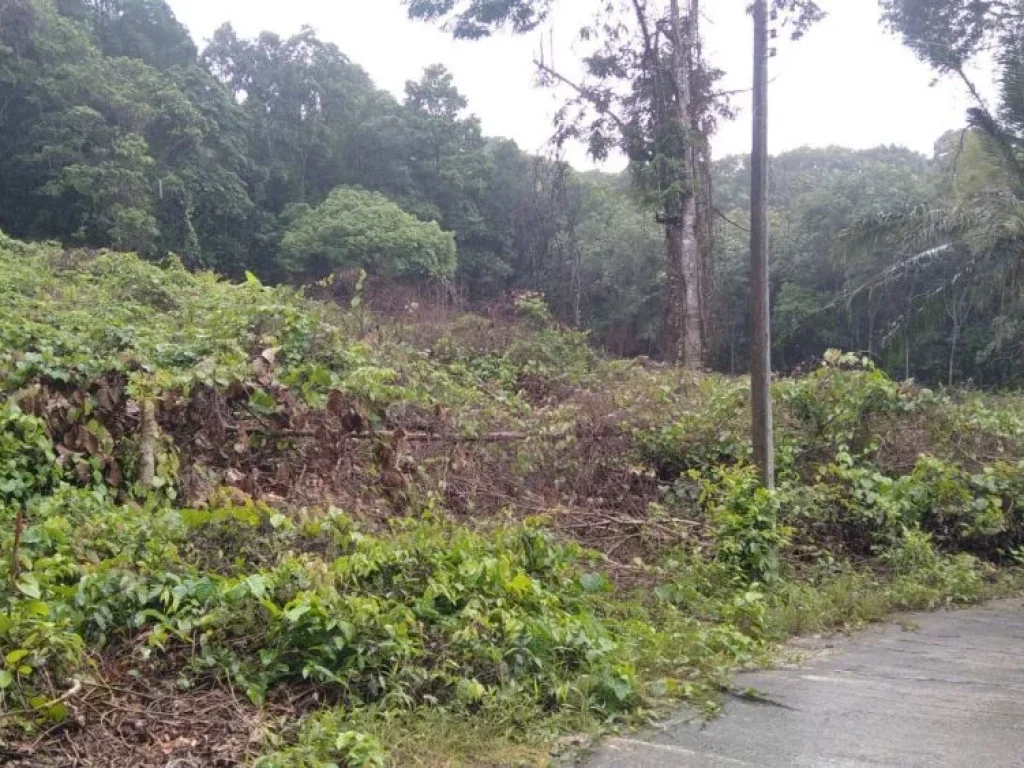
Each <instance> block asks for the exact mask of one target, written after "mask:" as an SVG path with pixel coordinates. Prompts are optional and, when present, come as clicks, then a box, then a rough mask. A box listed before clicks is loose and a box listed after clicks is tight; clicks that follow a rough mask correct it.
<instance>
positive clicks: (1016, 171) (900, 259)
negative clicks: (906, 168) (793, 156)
mask: <svg viewBox="0 0 1024 768" xmlns="http://www.w3.org/2000/svg"><path fill="white" fill-rule="evenodd" d="M881 5H882V8H883V12H884V19H885V20H886V22H887V23H888V24H889V25H890V27H891V28H892V29H893V30H894V31H895V32H897V33H898V34H900V35H901V36H902V37H903V39H904V41H905V43H906V44H907V45H908V46H909V47H910V48H911V49H912V50H914V51H915V53H917V54H918V56H919V57H921V58H922V59H923V60H925V61H926V62H928V63H929V64H931V65H932V66H933V67H934V68H935V69H936V71H937V72H939V73H940V74H948V73H954V74H956V75H957V76H958V77H960V78H961V80H962V81H963V82H964V84H965V85H966V87H967V88H968V90H969V91H970V93H971V94H972V96H973V97H974V99H975V106H974V107H972V109H971V110H970V111H969V113H968V116H967V120H968V129H967V130H966V131H965V132H964V134H963V135H962V136H961V138H960V141H959V146H958V148H957V149H956V150H955V151H954V153H953V155H954V156H953V163H952V167H951V168H950V169H949V171H950V183H949V186H948V188H947V190H946V194H944V195H943V198H942V200H941V202H939V203H938V204H925V205H916V206H911V207H904V208H903V209H897V210H894V211H890V212H886V213H883V214H880V215H878V216H875V217H873V218H870V219H866V220H864V221H861V222H859V223H858V224H857V226H855V227H853V228H851V229H850V230H849V231H848V232H847V233H845V236H844V238H843V244H844V247H845V248H846V249H847V250H852V251H855V252H860V253H863V252H865V251H878V250H886V251H887V252H888V254H889V259H888V263H886V264H885V265H884V268H882V269H881V270H879V271H877V272H875V273H874V274H872V275H870V276H869V277H868V278H867V279H865V280H864V281H863V282H861V284H860V285H858V286H856V287H855V288H854V289H853V290H852V291H851V293H852V295H854V296H857V295H863V294H864V293H868V295H870V294H871V293H872V292H874V291H875V290H877V289H879V288H886V287H888V286H891V285H894V284H897V285H900V284H901V285H904V286H906V285H908V284H913V285H914V286H915V287H917V289H918V290H919V291H920V290H921V288H922V286H923V289H924V290H923V292H921V293H920V295H919V297H918V299H917V301H916V305H917V306H916V307H915V306H914V305H913V304H912V305H911V306H909V307H908V313H907V316H905V317H903V318H902V322H903V323H905V324H909V323H910V322H912V319H913V318H912V313H914V312H927V311H928V310H929V307H930V305H932V304H934V303H936V302H941V304H942V306H943V307H944V309H945V314H946V316H947V317H948V319H949V334H950V336H949V344H948V348H949V358H948V365H947V376H946V380H947V383H949V384H952V383H953V381H954V376H955V373H956V361H957V358H958V355H959V352H960V345H961V341H962V338H963V335H964V333H963V331H964V323H965V321H966V320H967V319H968V317H969V315H970V311H971V309H972V308H973V309H978V308H982V307H984V308H986V309H987V310H988V311H989V312H990V311H992V309H994V308H996V307H998V309H997V310H995V311H996V324H997V326H998V327H1001V328H1003V329H1005V328H1007V327H1010V326H1014V325H1017V323H1016V322H1015V321H1014V319H1013V318H1014V316H1017V315H1019V313H1020V311H1021V293H1020V288H1019V279H1018V278H1019V274H1020V270H1021V266H1022V261H1021V253H1022V252H1024V227H1021V221H1024V98H1021V94H1022V93H1024V6H1022V5H1021V4H1020V3H1017V2H998V1H994V2H985V3H978V2H971V1H969V0H940V1H939V2H927V3H926V2H922V1H921V0H882V2H881ZM993 46H994V47H995V49H996V50H997V57H996V58H997V62H998V66H999V68H1000V72H999V77H1000V80H1001V85H1002V89H1001V98H1000V105H999V109H998V111H996V112H993V111H991V110H990V109H989V107H988V105H987V104H986V103H985V101H984V100H983V99H982V98H981V95H980V92H979V90H978V88H977V87H976V86H975V85H974V83H973V82H972V81H971V80H970V78H969V77H968V75H967V69H966V68H967V65H968V64H969V63H970V61H971V60H972V59H973V58H974V57H976V56H977V55H978V54H979V53H980V52H981V51H983V50H986V49H988V48H990V47H993ZM1008 288H1009V291H1008V290H1007V289H1008ZM986 314H988V312H986ZM1006 341H1007V336H1006V335H1005V334H996V335H995V337H994V339H993V342H992V344H993V345H994V346H990V348H989V350H988V353H989V354H991V353H992V352H995V351H997V350H998V345H999V344H1000V343H1005V342H1006Z"/></svg>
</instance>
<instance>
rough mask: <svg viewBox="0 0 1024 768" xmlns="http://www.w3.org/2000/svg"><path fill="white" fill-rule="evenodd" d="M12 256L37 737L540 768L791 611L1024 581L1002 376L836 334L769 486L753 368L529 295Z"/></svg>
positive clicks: (789, 405)
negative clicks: (634, 346)
mask: <svg viewBox="0 0 1024 768" xmlns="http://www.w3.org/2000/svg"><path fill="white" fill-rule="evenodd" d="M0 269H2V271H3V274H4V275H5V280H4V282H3V284H2V296H0V298H2V301H0V348H2V349H3V350H4V351H3V353H2V354H0V391H2V393H3V394H2V401H3V402H2V409H0V424H2V426H3V429H2V431H0V465H2V466H3V473H2V476H0V520H2V527H0V531H2V533H0V648H2V650H3V665H2V667H0V702H2V712H0V738H2V747H3V749H4V751H5V754H9V755H10V758H11V760H12V761H14V763H15V764H18V762H19V761H20V762H21V763H22V764H26V765H51V764H52V765H59V764H62V762H63V761H66V760H67V759H69V756H74V757H75V758H76V759H80V760H85V761H87V762H88V763H89V764H91V765H126V764H131V765H163V764H165V763H166V762H167V760H169V759H172V758H181V759H191V760H193V761H199V762H202V763H203V764H208V765H234V764H240V763H255V764H257V765H261V766H298V765H321V764H330V763H334V764H338V765H386V764H398V765H406V764H417V763H420V764H427V765H434V764H481V763H483V764H490V763H498V762H501V763H509V762H511V763H514V762H527V763H541V764H543V763H544V762H546V761H548V760H550V759H552V755H553V754H558V753H560V752H563V751H568V750H571V749H572V748H574V747H576V746H579V745H582V744H585V743H587V741H588V740H589V739H590V738H592V737H593V736H595V735H596V734H598V733H600V732H602V731H604V730H607V729H609V728H615V727H626V726H628V725H630V724H634V723H640V722H643V721H644V720H645V719H646V718H648V717H650V716H651V715H652V714H656V713H657V712H659V711H662V710H663V708H664V707H666V706H668V705H669V704H670V703H672V702H676V701H680V700H683V701H689V702H692V703H694V704H696V705H698V706H701V707H704V708H706V709H707V710H709V711H711V710H713V709H714V708H715V707H716V706H717V704H718V702H719V700H720V696H721V692H722V690H723V689H727V676H728V673H729V672H730V671H731V670H733V669H736V668H737V667H742V666H745V665H753V664H757V663H761V662H763V661H765V660H767V659H769V658H770V655H771V653H772V650H773V648H774V647H775V646H776V645H777V644H778V643H779V642H780V641H782V640H784V639H785V638H786V637H787V636H788V635H790V634H793V633H801V632H820V631H829V630H833V629H837V628H842V627H845V626H848V625H856V624H858V623H861V622H866V621H873V620H877V619H879V618H881V617H882V616H883V615H885V614H886V613H888V612H890V611H892V610H896V609H901V608H930V607H938V606H944V605H957V604H963V603H968V602H972V601H975V600H979V599H982V598H985V597H987V596H991V595H995V594H1001V593H1005V592H1008V591H1010V590H1013V589H1015V588H1016V587H1017V586H1018V585H1019V577H1018V575H1017V570H1016V565H1017V564H1018V563H1019V562H1020V560H1021V559H1022V557H1024V513H1022V512H1021V506H1022V504H1024V462H1022V461H1021V458H1020V457H1021V441H1022V440H1024V409H1022V406H1021V403H1020V401H1019V399H1017V398H1015V397H1011V396H1000V397H997V396H989V395H982V394H979V393H959V392H949V393H937V392H933V391H929V390H925V389H918V388H916V387H914V386H912V385H900V384H897V383H895V382H893V381H892V380H890V379H889V378H888V377H887V376H886V375H885V374H884V373H882V372H881V371H879V370H878V369H877V368H875V367H874V365H873V364H872V363H871V361H870V360H865V359H862V358H859V357H856V356H852V355H844V354H841V353H838V352H835V353H830V354H829V355H828V356H827V358H826V360H825V361H824V362H823V363H822V364H821V365H819V366H818V367H816V368H815V369H814V370H812V371H811V372H809V373H808V374H807V375H805V376H803V377H801V378H796V379H786V380H781V381H779V382H778V384H777V385H776V396H777V400H778V413H777V419H778V423H779V438H780V472H781V475H780V483H779V488H778V490H777V491H776V492H774V493H768V492H766V491H764V490H763V489H761V488H760V487H759V486H758V484H757V483H756V482H755V476H754V474H753V472H752V470H751V468H750V467H749V464H748V460H749V446H748V444H747V441H746V439H745V437H744V435H745V430H746V421H747V414H746V385H745V383H744V382H743V381H741V380H737V379H731V378H727V377H720V376H714V375H696V374H690V373H681V372H680V371H678V370H675V369H671V368H667V367H663V366H661V365H659V364H656V363H651V362H649V361H643V360H636V361H619V360H610V359H606V358H604V357H602V356H601V355H599V354H596V353H595V352H593V351H592V350H591V349H590V348H589V347H588V346H587V343H586V341H587V340H586V338H585V336H583V335H581V334H578V333H574V332H570V331H566V330H564V329H561V328H559V327H558V326H557V324H556V323H555V322H554V321H553V320H552V318H551V316H550V314H549V312H548V311H547V308H546V306H545V305H544V303H543V301H542V299H541V298H540V297H539V296H537V295H533V294H526V295H522V296H520V297H519V299H518V301H516V302H514V303H511V304H510V305H509V306H508V307H507V309H506V311H505V312H504V313H495V314H494V316H493V317H491V318H483V317H479V316H474V315H466V314H453V313H451V312H450V311H448V310H445V309H442V308H440V307H439V306H434V305H419V304H408V305H401V306H400V307H398V308H397V309H396V310H395V311H394V312H393V313H391V314H380V313H374V312H370V311H368V310H367V309H366V307H365V306H363V305H362V303H361V301H358V300H357V301H354V302H352V306H348V307H342V306H339V305H338V304H337V303H329V302H318V301H314V300H311V299H308V298H306V297H304V296H303V295H302V294H301V293H300V292H298V291H296V290H294V289H290V288H284V287H267V286H264V285H261V284H260V283H259V281H257V280H256V278H255V277H252V276H250V277H249V278H248V279H247V280H246V281H245V282H242V283H240V284H230V283H227V282H225V281H223V280H219V279H217V278H216V277H214V276H213V275H211V274H204V273H198V274H196V273H190V272H188V271H186V270H185V269H183V268H182V267H181V266H180V264H178V263H176V262H170V263H168V264H166V265H164V266H159V267H158V266H154V265H152V264H150V263H147V262H144V261H141V260H139V259H138V258H136V257H135V256H132V255H128V254H120V253H112V252H103V251H100V252H96V251H65V250H62V249H60V248H58V247H56V246H47V245H26V244H23V243H20V242H18V241H15V240H10V239H7V238H4V239H2V240H0ZM331 290H333V288H332V285H330V284H324V285H322V286H319V287H316V288H315V289H313V291H316V292H330V291H331ZM357 298H361V294H360V293H357Z"/></svg>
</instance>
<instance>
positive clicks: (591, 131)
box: [406, 0, 717, 368]
mask: <svg viewBox="0 0 1024 768" xmlns="http://www.w3.org/2000/svg"><path fill="white" fill-rule="evenodd" d="M406 3H407V5H408V6H409V13H410V15H411V16H412V17H414V18H422V19H428V20H434V21H441V22H443V23H445V24H446V25H448V26H449V28H450V29H451V30H452V31H453V34H454V35H455V36H456V37H458V38H470V39H473V38H480V37H486V36H488V35H490V34H492V33H493V32H494V31H496V30H498V29H502V28H509V29H511V30H513V31H514V32H516V33H524V32H528V31H531V30H534V29H536V28H537V25H538V24H539V23H540V22H541V21H543V20H544V18H546V16H547V14H548V12H549V11H550V8H551V5H552V0H499V2H494V0H406ZM602 11H604V12H605V13H604V15H603V16H602V17H601V18H599V19H597V20H596V21H595V22H594V23H593V24H591V25H588V26H586V27H584V28H583V29H581V30H580V34H579V37H580V38H581V39H582V40H585V41H589V42H590V43H591V45H592V48H591V50H590V51H589V52H588V54H587V55H585V56H584V58H583V69H584V78H583V80H580V81H576V80H574V79H572V78H570V77H567V76H566V75H565V74H564V73H562V72H560V71H558V70H556V69H555V68H554V67H553V65H552V62H549V61H545V60H544V59H543V57H542V58H541V59H540V60H539V61H538V62H537V66H538V69H539V72H540V75H541V79H542V81H543V82H545V83H546V84H548V85H552V86H554V85H559V84H561V85H565V86H568V87H569V88H570V89H571V90H572V93H573V96H572V98H571V99H570V100H569V101H568V103H567V104H566V105H565V107H564V108H563V109H562V110H560V112H559V116H558V139H559V140H560V141H565V140H568V139H570V138H577V139H582V140H583V141H585V142H586V143H587V145H588V147H589V150H590V153H591V155H593V156H594V157H595V158H597V159H602V158H605V157H607V156H608V154H609V153H610V152H612V151H614V150H621V151H623V152H624V153H625V154H626V155H627V156H628V158H629V160H630V164H631V168H632V170H633V175H634V179H635V181H636V185H637V187H638V189H640V190H641V191H642V192H643V193H644V196H645V198H646V200H647V202H648V203H650V204H651V205H653V206H654V207H655V208H656V210H657V214H656V215H657V219H658V221H659V223H660V224H661V225H662V226H663V227H664V238H665V303H664V305H665V319H664V335H663V340H662V350H663V353H664V355H665V356H666V357H668V358H669V359H672V360H675V361H678V362H681V363H683V364H684V365H686V366H688V367H692V368H700V367H703V365H704V362H705V357H706V352H707V334H708V330H709V329H708V328H707V325H708V317H709V312H708V286H709V272H710V248H711V242H710V235H709V233H710V215H709V212H710V210H711V209H710V198H709V183H708V181H709V161H710V154H709V147H708V135H709V134H710V133H711V131H712V130H713V128H714V122H715V107H716V100H715V97H714V95H713V93H712V84H713V82H714V80H715V78H716V76H717V73H716V72H714V71H713V70H711V69H710V68H708V67H707V65H706V63H705V61H704V59H703V55H702V52H701V38H700V18H701V17H700V6H699V0H687V3H686V5H685V7H683V5H682V4H681V2H680V0H670V2H669V3H668V4H667V6H665V5H664V4H662V3H658V2H654V0H628V1H627V0H622V1H621V2H611V3H607V4H604V3H597V4H596V7H595V12H602Z"/></svg>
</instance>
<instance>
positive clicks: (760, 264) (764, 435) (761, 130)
mask: <svg viewBox="0 0 1024 768" xmlns="http://www.w3.org/2000/svg"><path fill="white" fill-rule="evenodd" d="M753 13H754V109H753V115H754V143H753V149H752V151H751V155H750V389H751V401H752V404H753V415H754V420H753V429H752V430H751V437H752V439H753V443H754V461H755V462H756V463H757V466H758V468H759V469H760V470H761V482H762V483H763V484H764V487H765V488H769V489H771V488H774V487H775V439H774V434H773V432H772V393H771V377H772V362H771V356H772V334H771V312H770V309H769V303H768V302H769V297H768V2H767V0H755V2H754V8H753Z"/></svg>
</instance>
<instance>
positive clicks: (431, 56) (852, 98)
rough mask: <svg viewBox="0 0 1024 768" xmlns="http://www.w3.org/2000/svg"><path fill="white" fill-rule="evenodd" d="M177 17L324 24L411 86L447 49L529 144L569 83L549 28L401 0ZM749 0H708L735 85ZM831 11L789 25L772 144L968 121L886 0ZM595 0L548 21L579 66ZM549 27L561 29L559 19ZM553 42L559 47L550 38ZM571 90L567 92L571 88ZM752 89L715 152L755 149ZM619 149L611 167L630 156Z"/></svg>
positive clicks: (243, 7)
mask: <svg viewBox="0 0 1024 768" xmlns="http://www.w3.org/2000/svg"><path fill="white" fill-rule="evenodd" d="M169 2H170V4H171V7H172V8H173V9H174V11H175V14H176V15H177V16H178V19H179V20H180V21H181V22H182V23H184V24H185V25H186V26H187V27H188V28H189V29H190V31H191V32H192V36H193V38H195V39H196V42H197V43H198V44H199V45H200V46H202V45H204V43H205V41H206V40H207V39H208V38H209V37H210V36H211V35H212V34H213V31H214V30H215V29H216V28H217V27H218V26H220V25H221V24H222V23H223V22H225V21H230V22H231V23H232V24H233V25H234V27H235V29H236V30H237V31H238V32H239V34H241V35H244V36H246V37H249V36H254V35H256V34H258V33H259V32H261V31H263V30H270V31H273V32H276V33H278V34H280V35H282V36H287V35H290V34H293V33H295V32H297V31H298V30H299V28H300V27H301V26H302V25H303V24H308V25H310V26H312V27H313V28H314V29H315V30H316V31H317V34H318V35H319V37H320V38H321V39H324V40H328V41H330V42H333V43H335V44H337V45H338V47H339V48H340V49H341V50H342V51H343V52H344V53H345V54H346V55H348V56H349V58H351V59H352V60H353V61H354V62H355V63H357V64H359V65H361V66H362V67H363V68H364V69H366V70H367V71H368V72H369V74H370V76H371V77H372V78H373V80H374V81H375V83H376V84H377V85H378V86H379V87H382V88H386V89H388V90H389V91H391V92H392V93H394V94H395V95H396V96H397V97H398V98H402V96H403V88H404V85H405V82H406V80H410V79H418V78H419V76H420V74H421V72H422V70H423V68H424V67H425V66H427V65H429V64H433V63H436V62H440V63H442V64H444V65H445V66H446V67H447V68H448V69H449V70H451V72H452V73H453V74H454V76H455V82H456V85H457V86H458V88H459V89H460V90H461V91H462V92H463V93H464V94H465V95H466V97H467V98H468V99H469V107H470V111H472V112H474V113H475V114H477V115H478V116H479V117H480V118H481V120H482V122H483V129H484V132H485V133H486V134H487V135H491V136H507V137H510V138H513V139H515V140H516V141H517V142H518V143H519V145H520V147H521V148H523V149H524V150H527V151H531V152H536V151H541V150H543V149H544V145H545V142H546V141H547V139H548V138H549V137H550V135H551V133H552V127H551V126H552V123H551V119H552V115H553V114H554V111H555V109H556V108H557V107H558V105H559V103H560V100H561V97H560V96H559V94H557V93H553V92H551V91H545V90H543V89H539V88H536V87H535V86H534V68H533V64H532V59H533V55H534V51H536V50H537V48H538V47H539V45H540V33H539V32H538V33H537V34H535V35H529V36H526V37H523V38H512V37H509V36H499V37H496V38H492V39H489V40H481V41H465V42H462V41H460V42H454V41H452V40H451V38H450V37H449V36H448V35H447V34H445V33H444V32H441V31H440V30H437V29H435V28H434V27H432V26H430V25H428V24H424V23H421V22H413V21H409V20H408V18H407V17H406V14H405V8H404V6H403V5H402V4H401V2H400V1H399V0H169ZM748 2H749V0H706V2H705V3H704V14H705V19H704V30H703V31H704V35H705V38H706V43H705V50H706V53H707V55H708V58H709V59H710V61H711V63H712V64H713V65H714V66H717V67H719V68H720V69H723V70H725V71H726V73H727V75H726V79H725V81H724V82H723V89H730V90H731V89H742V88H747V87H749V84H750V70H751V66H752V63H751V59H752V56H751V37H752V31H751V22H750V19H749V17H748V16H747V15H746V14H745V12H744V9H745V7H746V6H747V4H748ZM821 4H822V5H823V7H825V8H826V9H827V11H828V13H829V16H828V18H826V19H825V21H823V22H822V23H820V24H819V25H818V26H816V27H815V28H814V29H813V30H812V31H811V32H809V33H808V35H807V36H806V37H805V38H804V39H803V40H800V41H798V42H791V41H790V40H789V39H788V37H787V36H786V35H785V33H784V32H780V34H779V38H778V40H777V41H776V43H775V44H776V45H777V47H778V55H777V56H776V57H775V58H774V59H772V61H771V69H772V72H771V77H772V85H771V94H770V99H771V101H770V117H769V119H770V142H769V143H770V149H771V151H772V152H773V153H775V152H781V151H785V150H788V149H793V148H795V147H799V146H804V145H809V146H826V145H830V144H837V145H842V146H847V147H853V148H867V147H873V146H877V145H879V144H900V145H904V146H907V147H910V148H912V149H915V150H918V151H920V152H924V153H926V154H929V155H930V154H931V151H932V145H933V143H934V141H935V139H936V138H938V137H939V135H941V134H942V133H943V132H944V131H946V130H948V129H951V128H959V127H961V126H962V125H963V122H964V120H963V118H964V112H965V110H966V108H967V107H968V106H969V101H968V98H967V95H966V93H965V91H964V89H963V87H962V86H961V85H960V84H959V83H957V82H955V81H951V80H946V81H942V82H940V83H938V84H937V85H935V86H932V85H931V84H932V82H933V80H934V75H933V73H932V72H931V70H929V68H928V67H927V66H926V65H924V64H922V63H921V62H919V61H917V59H916V58H915V57H914V55H913V54H912V53H911V52H910V51H909V50H907V49H906V48H904V47H903V46H902V44H901V43H900V42H899V41H898V40H897V39H896V38H894V37H893V36H892V35H891V34H889V33H888V32H886V31H885V30H883V29H882V27H881V26H880V24H879V20H878V8H877V3H876V2H875V1H874V0H822V2H821ZM595 5H596V3H595V1H594V0H562V1H561V3H559V4H556V14H555V16H554V17H553V19H552V20H551V24H550V25H546V31H545V34H551V33H553V39H554V42H555V63H556V65H558V67H559V68H563V69H568V70H570V71H571V69H572V66H573V62H574V59H575V57H574V55H573V44H574V39H575V33H576V30H577V29H578V28H579V26H580V23H581V22H582V21H587V20H589V14H590V13H591V12H592V9H593V8H594V7H595ZM548 28H550V32H549V31H547V30H548ZM544 45H545V48H546V49H547V48H548V47H549V42H548V41H547V38H546V40H545V43H544ZM562 96H564V94H562ZM748 103H749V98H745V97H744V96H738V97H736V99H735V106H736V107H738V108H739V109H740V114H739V117H738V119H737V120H735V121H733V122H731V123H726V124H723V125H722V127H721V129H720V131H719V133H718V135H717V136H716V137H715V139H714V150H715V155H716V157H721V156H723V155H726V154H733V153H746V152H748V151H749V145H750V138H749V136H750V128H749V111H748V110H747V109H746V107H747V104H748ZM569 156H570V159H571V160H572V161H573V163H574V164H575V165H576V166H577V167H588V166H592V165H593V164H592V163H590V162H589V160H588V159H587V158H586V155H585V152H584V150H583V148H574V149H572V150H571V151H570V154H569ZM622 165H623V163H622V161H621V160H619V161H617V162H616V161H612V162H610V163H609V164H608V166H609V168H610V169H614V168H617V167H621V166H622Z"/></svg>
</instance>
